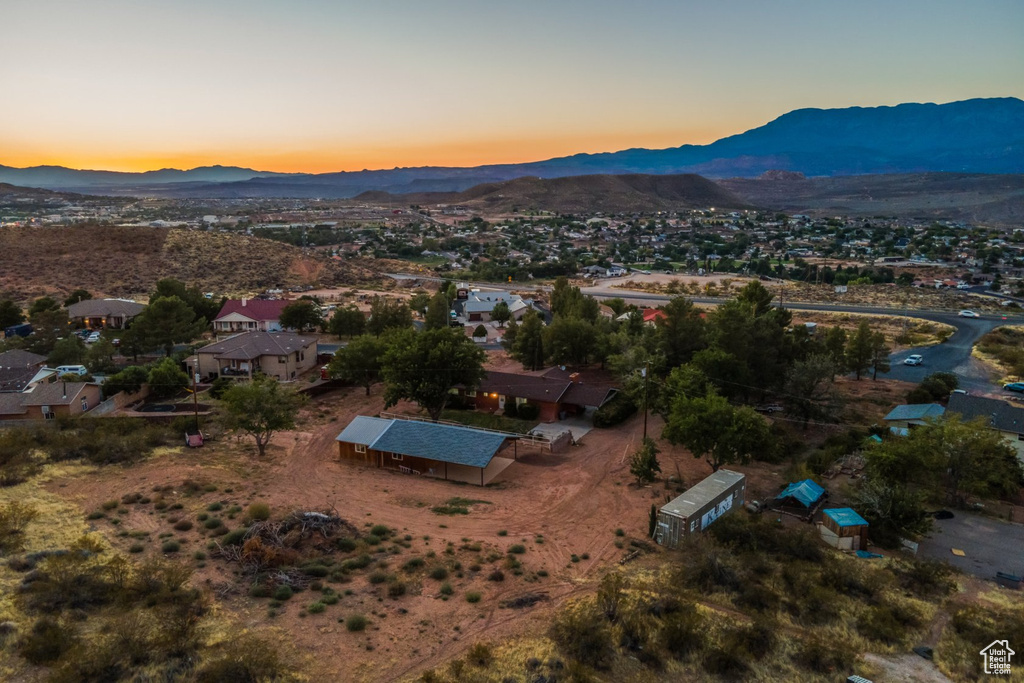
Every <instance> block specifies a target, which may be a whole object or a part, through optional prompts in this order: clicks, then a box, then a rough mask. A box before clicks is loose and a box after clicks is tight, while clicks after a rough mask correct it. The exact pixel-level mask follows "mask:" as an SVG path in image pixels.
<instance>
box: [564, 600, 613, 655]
mask: <svg viewBox="0 0 1024 683" xmlns="http://www.w3.org/2000/svg"><path fill="white" fill-rule="evenodd" d="M549 635H550V637H551V640H553V641H554V642H555V644H556V645H557V646H558V649H559V650H560V651H561V652H563V653H565V654H566V655H567V656H569V657H572V658H573V659H575V660H577V661H579V662H581V663H583V664H586V665H587V666H592V667H594V668H596V669H601V668H604V667H605V666H607V664H608V663H609V661H610V659H611V656H612V653H613V649H612V634H611V630H610V629H609V628H608V623H607V622H606V621H605V619H604V616H603V615H602V614H601V613H600V612H599V611H598V610H597V609H596V608H595V607H594V606H593V605H592V604H583V605H581V604H577V605H573V606H570V607H568V608H566V609H563V610H562V611H561V612H560V613H559V614H558V615H557V616H556V617H555V620H554V622H553V623H552V624H551V628H550V630H549Z"/></svg>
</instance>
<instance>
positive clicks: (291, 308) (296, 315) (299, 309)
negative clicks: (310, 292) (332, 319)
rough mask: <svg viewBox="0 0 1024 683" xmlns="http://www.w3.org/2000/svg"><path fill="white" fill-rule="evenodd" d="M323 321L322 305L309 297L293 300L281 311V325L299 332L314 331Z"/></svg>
mask: <svg viewBox="0 0 1024 683" xmlns="http://www.w3.org/2000/svg"><path fill="white" fill-rule="evenodd" d="M323 321H324V319H323V315H322V314H321V313H320V306H319V305H318V304H317V303H316V302H315V301H311V300H309V299H305V300H299V301H293V302H292V303H290V304H288V305H287V306H285V307H284V309H283V310H282V311H281V326H282V327H285V328H287V329H291V330H298V331H299V332H312V331H314V330H316V329H317V328H319V327H320V325H321V324H323Z"/></svg>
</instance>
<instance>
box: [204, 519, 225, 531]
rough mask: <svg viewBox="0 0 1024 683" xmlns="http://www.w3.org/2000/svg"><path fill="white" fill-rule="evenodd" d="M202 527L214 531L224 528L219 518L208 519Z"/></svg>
mask: <svg viewBox="0 0 1024 683" xmlns="http://www.w3.org/2000/svg"><path fill="white" fill-rule="evenodd" d="M203 526H204V527H206V528H207V529H216V528H218V527H222V526H224V521H223V520H221V518H220V517H210V518H208V519H207V520H206V521H205V522H203Z"/></svg>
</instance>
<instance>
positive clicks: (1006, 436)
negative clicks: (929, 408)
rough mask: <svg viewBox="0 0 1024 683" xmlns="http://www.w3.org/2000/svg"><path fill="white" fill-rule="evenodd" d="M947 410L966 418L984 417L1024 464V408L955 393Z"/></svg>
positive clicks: (997, 400)
mask: <svg viewBox="0 0 1024 683" xmlns="http://www.w3.org/2000/svg"><path fill="white" fill-rule="evenodd" d="M947 410H948V411H949V412H951V413H956V414H958V415H960V416H961V417H963V419H965V420H974V419H977V418H979V417H980V418H984V419H985V423H986V424H987V425H988V426H989V427H990V428H991V429H994V430H996V431H997V432H999V434H1000V435H1001V436H1002V437H1003V441H1004V442H1006V445H1008V446H1010V448H1012V449H1013V450H1014V452H1016V453H1017V459H1018V460H1020V461H1021V464H1024V408H1020V407H1018V406H1013V405H1010V404H1009V403H1007V402H1006V401H1003V400H1000V399H997V398H985V397H984V396H969V395H968V394H953V395H952V396H950V397H949V407H948V408H947Z"/></svg>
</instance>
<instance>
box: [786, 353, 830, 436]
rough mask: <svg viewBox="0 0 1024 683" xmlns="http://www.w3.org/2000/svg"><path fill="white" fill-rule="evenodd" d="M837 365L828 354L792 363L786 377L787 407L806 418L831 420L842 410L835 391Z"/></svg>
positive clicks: (808, 419) (797, 415)
mask: <svg viewBox="0 0 1024 683" xmlns="http://www.w3.org/2000/svg"><path fill="white" fill-rule="evenodd" d="M835 375H836V366H835V363H834V362H833V361H832V356H830V355H829V354H827V353H820V354H812V355H810V356H808V357H807V358H805V359H804V360H801V361H797V362H796V363H794V364H793V367H792V369H791V370H790V372H789V377H787V378H786V407H787V408H788V409H789V412H790V414H792V415H794V416H796V417H799V418H801V419H803V421H804V429H806V428H807V423H808V421H810V420H812V419H815V420H817V419H826V420H827V419H831V418H833V417H834V416H835V414H836V412H837V411H838V408H839V395H838V392H836V388H835Z"/></svg>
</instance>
